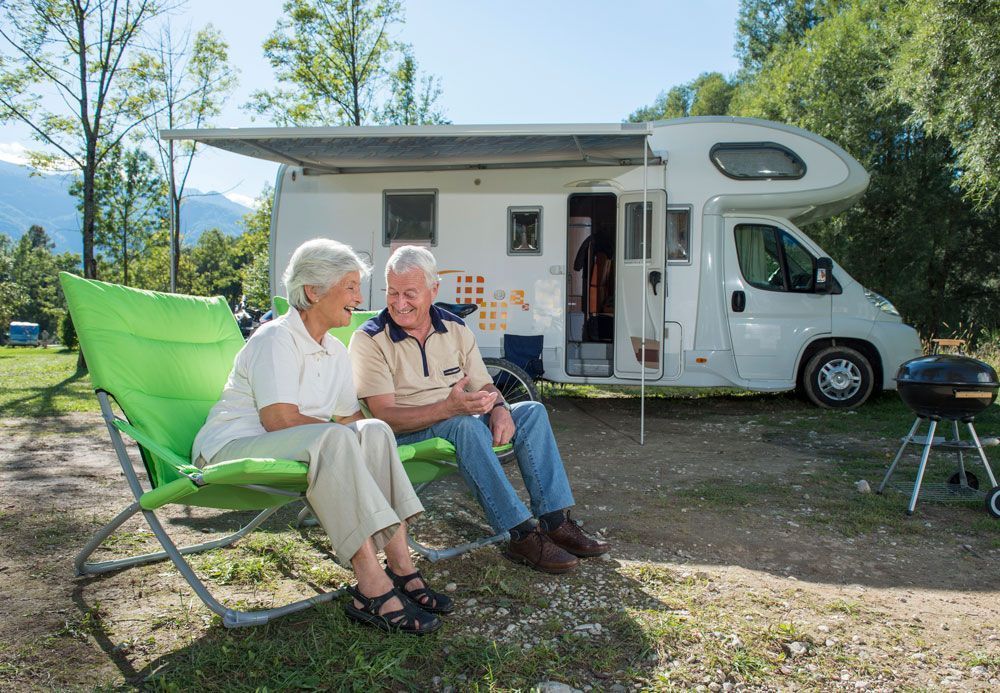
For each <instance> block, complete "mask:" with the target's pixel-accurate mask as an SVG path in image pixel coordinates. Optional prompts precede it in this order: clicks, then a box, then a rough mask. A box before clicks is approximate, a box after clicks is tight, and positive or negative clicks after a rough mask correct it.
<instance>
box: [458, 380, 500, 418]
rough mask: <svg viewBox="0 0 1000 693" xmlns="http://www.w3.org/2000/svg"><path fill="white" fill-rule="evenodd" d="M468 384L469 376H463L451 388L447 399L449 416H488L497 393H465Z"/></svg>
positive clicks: (479, 391) (480, 391)
mask: <svg viewBox="0 0 1000 693" xmlns="http://www.w3.org/2000/svg"><path fill="white" fill-rule="evenodd" d="M468 384H469V376H465V377H464V378H462V379H461V380H459V381H458V382H457V383H455V385H454V386H453V387H452V388H451V392H450V393H449V394H448V399H447V404H448V410H449V411H450V412H451V415H452V416H461V415H463V414H469V415H473V416H474V415H478V414H489V412H490V410H491V409H492V408H493V404H494V402H496V399H497V393H495V392H484V391H482V390H476V391H475V392H466V391H465V386H466V385H468Z"/></svg>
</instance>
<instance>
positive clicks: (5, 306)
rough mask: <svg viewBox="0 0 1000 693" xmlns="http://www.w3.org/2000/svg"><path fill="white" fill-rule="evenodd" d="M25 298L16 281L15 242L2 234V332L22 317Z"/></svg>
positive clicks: (0, 284)
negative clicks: (12, 321)
mask: <svg viewBox="0 0 1000 693" xmlns="http://www.w3.org/2000/svg"><path fill="white" fill-rule="evenodd" d="M24 301H25V296H24V292H23V291H22V290H21V287H20V286H19V285H18V284H17V282H16V281H15V280H14V242H13V241H11V239H10V236H8V235H7V234H5V233H0V331H3V330H6V328H7V325H9V324H10V321H11V320H14V319H16V318H17V317H18V316H19V315H20V310H21V306H22V305H23V304H24Z"/></svg>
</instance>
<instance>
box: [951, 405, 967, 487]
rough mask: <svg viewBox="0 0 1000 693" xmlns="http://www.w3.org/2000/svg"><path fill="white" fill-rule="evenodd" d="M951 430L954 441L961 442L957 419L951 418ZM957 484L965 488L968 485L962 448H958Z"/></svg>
mask: <svg viewBox="0 0 1000 693" xmlns="http://www.w3.org/2000/svg"><path fill="white" fill-rule="evenodd" d="M951 430H952V435H954V436H955V442H956V443H960V442H962V436H961V435H960V434H959V432H958V420H956V419H952V420H951ZM957 452H958V485H959V488H960V489H962V488H965V487H966V486H968V485H969V477H968V475H966V473H965V453H963V452H962V448H958V450H957Z"/></svg>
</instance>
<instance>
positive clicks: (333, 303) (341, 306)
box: [306, 271, 361, 329]
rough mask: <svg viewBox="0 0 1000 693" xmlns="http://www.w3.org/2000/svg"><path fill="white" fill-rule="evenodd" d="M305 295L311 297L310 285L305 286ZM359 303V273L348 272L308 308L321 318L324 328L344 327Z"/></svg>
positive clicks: (348, 322)
mask: <svg viewBox="0 0 1000 693" xmlns="http://www.w3.org/2000/svg"><path fill="white" fill-rule="evenodd" d="M306 295H307V296H309V297H310V298H313V297H314V296H315V293H314V292H313V288H312V287H307V293H306ZM360 303H361V273H360V272H356V271H355V272H348V273H347V274H346V275H344V278H343V279H341V280H340V281H339V282H338V283H336V284H334V285H333V286H331V287H330V290H329V291H327V292H326V293H325V294H324V295H323V296H321V297H320V298H319V300H317V301H316V302H315V303H313V304H312V306H310V308H309V312H310V313H313V312H314V313H315V316H316V317H317V318H320V319H321V322H322V324H323V325H324V326H325V327H324V329H330V328H331V327H344V326H345V325H349V324H351V311H353V310H354V309H355V308H357V307H358V305H360Z"/></svg>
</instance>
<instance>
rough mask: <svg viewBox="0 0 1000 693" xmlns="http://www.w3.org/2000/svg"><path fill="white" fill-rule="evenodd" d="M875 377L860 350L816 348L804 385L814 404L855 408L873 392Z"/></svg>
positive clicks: (806, 369)
mask: <svg viewBox="0 0 1000 693" xmlns="http://www.w3.org/2000/svg"><path fill="white" fill-rule="evenodd" d="M874 381H875V377H874V375H873V374H872V366H871V364H870V363H868V359H867V358H865V357H864V356H863V355H862V354H861V352H859V351H857V350H855V349H851V348H850V347H839V346H838V347H827V348H826V349H821V350H820V351H819V352H817V353H816V354H815V355H814V356H813V357H812V358H811V359H809V363H807V364H806V368H805V371H803V373H802V389H803V390H804V391H805V393H806V395H807V396H808V397H809V399H810V400H811V401H812V402H813V404H815V405H817V406H820V407H824V408H827V409H853V408H854V407H859V406H861V405H862V404H864V402H865V401H866V400H867V399H868V396H869V395H871V393H872V389H873V387H874Z"/></svg>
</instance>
